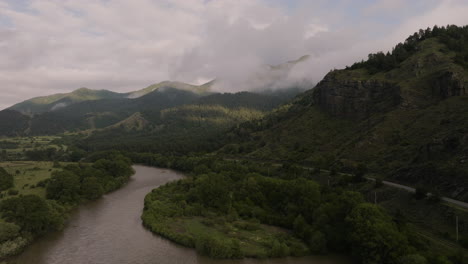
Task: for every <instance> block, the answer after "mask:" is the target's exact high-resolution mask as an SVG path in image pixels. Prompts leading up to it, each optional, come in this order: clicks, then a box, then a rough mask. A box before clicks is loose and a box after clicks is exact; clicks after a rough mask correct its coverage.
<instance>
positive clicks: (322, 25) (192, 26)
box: [0, 0, 468, 108]
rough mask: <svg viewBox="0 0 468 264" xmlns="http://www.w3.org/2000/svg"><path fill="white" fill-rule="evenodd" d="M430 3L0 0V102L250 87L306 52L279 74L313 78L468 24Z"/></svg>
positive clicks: (446, 4) (448, 8) (454, 6)
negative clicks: (104, 92) (428, 33)
mask: <svg viewBox="0 0 468 264" xmlns="http://www.w3.org/2000/svg"><path fill="white" fill-rule="evenodd" d="M397 2H398V3H397ZM430 2H431V5H429V4H427V5H426V6H424V8H421V6H423V5H424V3H428V1H426V0H418V1H411V3H408V1H396V2H395V1H387V0H381V1H377V2H376V4H374V5H365V4H363V3H364V1H337V2H335V3H334V5H333V7H331V5H330V4H329V1H313V2H312V1H301V0H297V8H294V9H288V8H286V7H285V6H281V5H275V4H271V2H270V1H267V0H211V1H206V0H158V1H155V0H132V1H127V0H109V1H104V0H80V1H75V0H47V1H46V0H31V1H29V2H28V3H29V4H28V5H27V6H23V8H21V9H18V8H17V5H15V6H13V5H11V3H12V2H11V1H8V0H0V48H1V50H2V52H0V91H1V94H2V96H0V108H3V107H6V106H8V105H11V104H13V103H16V102H18V101H21V100H24V99H27V98H30V97H33V96H39V95H46V94H50V93H56V92H68V91H71V90H73V89H76V88H79V87H83V86H85V87H89V88H93V89H111V90H114V91H129V90H135V89H139V88H142V87H145V86H146V85H149V84H151V83H155V82H159V81H163V80H166V79H172V80H178V81H186V82H191V83H200V82H203V81H206V80H209V79H211V78H218V79H221V80H222V82H220V83H219V87H218V88H219V89H223V90H229V91H238V90H245V89H255V88H258V87H261V86H262V85H264V84H265V83H268V82H267V81H265V79H266V78H267V77H265V70H264V69H265V68H264V66H265V65H274V64H279V63H282V62H285V61H288V60H293V59H297V58H298V57H300V56H302V55H305V54H310V55H311V58H310V59H309V60H308V61H307V62H306V63H303V64H300V65H299V66H297V67H295V68H294V69H292V71H291V73H290V74H289V75H288V76H287V77H286V78H285V79H286V80H288V81H291V82H295V81H302V80H308V81H314V82H316V81H319V80H320V79H321V78H322V77H323V75H324V74H326V73H327V72H328V71H329V70H330V69H332V68H340V67H344V66H345V65H349V64H351V63H352V62H354V61H356V60H360V59H362V58H365V57H366V56H367V54H368V53H369V52H375V51H378V50H381V49H389V48H391V47H392V46H393V45H394V44H396V43H397V42H399V41H403V40H404V38H406V36H407V35H409V34H411V33H412V32H414V31H416V30H418V29H419V28H425V27H427V26H433V25H434V24H439V25H445V24H449V23H455V24H459V25H462V24H467V23H468V16H466V14H467V13H468V10H467V8H468V3H466V1H461V0H460V1H456V0H453V1H450V0H445V1H444V0H440V1H437V0H431V1H430ZM402 3H403V4H404V5H402ZM412 5H414V6H412ZM351 7H354V9H353V10H352V11H350V10H351ZM402 8H404V9H405V10H406V13H405V15H401V14H400V12H399V9H402ZM408 10H409V11H408ZM388 11H391V12H388ZM378 12H384V13H386V20H391V21H392V23H390V24H389V25H387V24H388V23H387V22H386V21H384V20H379V18H378V17H376V16H375V15H372V14H373V13H378ZM401 13H403V12H401ZM2 21H3V22H2ZM4 21H8V23H5V22H4ZM2 23H3V24H2ZM383 25H384V26H385V27H384V30H385V33H384V34H382V30H383V29H382V26H383ZM259 76H262V77H259ZM252 80H254V81H252Z"/></svg>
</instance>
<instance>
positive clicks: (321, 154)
mask: <svg viewBox="0 0 468 264" xmlns="http://www.w3.org/2000/svg"><path fill="white" fill-rule="evenodd" d="M467 40H468V27H463V28H458V27H456V26H450V27H448V28H434V29H433V30H426V31H420V32H419V33H416V34H415V35H413V36H410V37H409V38H408V39H407V40H406V41H405V42H404V43H400V44H399V45H397V46H396V47H395V49H394V50H393V52H392V53H387V54H384V53H377V54H371V55H369V59H368V60H367V61H363V62H360V63H356V64H354V65H353V66H351V67H347V68H346V69H343V70H335V71H332V72H330V73H329V74H327V76H326V77H325V78H324V79H323V80H322V81H321V82H320V83H319V84H317V86H316V87H315V88H314V89H312V90H309V91H307V92H306V93H304V94H302V95H300V96H298V97H297V98H296V99H295V100H294V101H293V102H292V103H290V104H288V105H286V106H283V107H282V108H280V109H277V110H276V111H275V112H273V113H272V114H270V115H268V116H267V117H266V118H265V119H263V120H262V121H261V122H250V123H246V124H243V125H242V126H240V128H238V129H234V130H232V131H231V133H229V136H227V137H226V138H229V140H228V142H233V144H230V145H228V146H226V147H225V148H223V149H222V150H221V151H222V152H224V153H226V154H230V155H236V156H237V155H239V156H248V157H251V158H257V159H275V160H291V161H295V162H297V161H301V162H303V163H307V164H311V165H313V166H318V167H322V168H326V169H329V168H333V167H334V168H337V169H339V170H342V171H352V170H353V169H354V168H356V167H357V165H358V164H365V165H366V166H367V167H368V168H369V170H370V172H371V173H377V174H378V175H382V176H384V177H385V178H388V179H391V180H394V181H397V182H402V183H407V184H410V185H413V186H420V185H421V186H425V187H426V188H430V189H432V190H434V191H440V192H442V193H444V194H446V195H449V196H451V197H455V198H458V199H462V200H468V162H467V154H468V138H467V136H466V135H467V133H468V115H467V114H466V113H468V95H467V92H468V91H467V88H468V67H467V64H466V61H468V56H466V54H467V53H468V47H467V46H466V44H464V43H468V42H467ZM463 45H465V46H463Z"/></svg>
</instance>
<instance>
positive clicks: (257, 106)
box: [80, 92, 284, 154]
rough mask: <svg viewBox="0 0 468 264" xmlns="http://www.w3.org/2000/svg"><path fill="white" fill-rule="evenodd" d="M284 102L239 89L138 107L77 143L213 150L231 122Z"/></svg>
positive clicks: (256, 116) (177, 150)
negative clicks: (135, 112) (176, 102)
mask: <svg viewBox="0 0 468 264" xmlns="http://www.w3.org/2000/svg"><path fill="white" fill-rule="evenodd" d="M141 99H143V98H141ZM283 102H284V99H282V98H279V97H277V96H271V95H260V94H255V93H250V92H240V93H235V94H228V93H225V94H211V95H208V96H202V97H198V98H195V99H194V100H192V101H190V102H187V103H183V104H180V105H174V106H172V107H165V108H159V109H158V108H146V109H141V111H140V113H141V115H140V114H139V115H138V116H137V117H138V118H135V116H132V117H131V118H129V119H126V120H125V121H123V122H121V123H120V124H119V125H112V126H109V127H107V128H105V129H103V130H97V131H94V133H92V134H91V135H89V136H88V137H86V138H85V139H83V140H81V141H80V147H81V148H83V149H86V150H93V151H94V150H106V149H120V150H127V151H138V152H144V151H153V152H158V153H181V154H182V153H188V152H191V151H213V150H216V149H217V148H219V147H220V146H221V143H222V140H221V139H220V137H222V135H223V134H224V133H225V132H226V131H228V130H229V129H231V128H232V127H233V126H235V125H238V124H241V123H244V122H246V121H250V120H258V119H260V118H262V117H263V116H264V115H265V114H266V113H268V112H269V111H271V110H272V109H274V108H275V107H278V106H279V105H280V104H281V103H283ZM135 119H137V121H138V122H134V121H135ZM143 120H144V121H143ZM141 124H144V125H141ZM109 138H113V140H112V141H109V140H107V139H109Z"/></svg>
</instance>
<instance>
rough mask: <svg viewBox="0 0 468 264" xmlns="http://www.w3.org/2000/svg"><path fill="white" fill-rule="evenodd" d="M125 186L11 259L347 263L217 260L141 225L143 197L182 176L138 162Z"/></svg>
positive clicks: (337, 263) (301, 261) (78, 263)
mask: <svg viewBox="0 0 468 264" xmlns="http://www.w3.org/2000/svg"><path fill="white" fill-rule="evenodd" d="M134 169H135V171H136V173H135V175H133V176H132V178H131V180H130V182H129V183H128V184H127V185H125V186H124V187H123V188H121V189H119V190H117V191H115V192H113V193H111V194H108V195H105V196H104V197H103V198H102V199H99V200H98V201H95V202H91V203H86V204H85V205H82V206H80V207H79V208H78V209H76V210H75V211H74V212H73V213H72V215H71V217H70V220H69V222H68V223H67V225H66V227H65V229H64V230H63V231H60V232H56V233H52V234H48V235H47V236H45V237H43V238H41V239H39V240H37V241H36V242H35V243H33V244H32V245H31V246H29V247H28V248H27V249H26V251H25V252H24V253H23V254H21V255H20V256H18V257H17V258H16V259H14V260H13V262H14V263H18V264H32V263H34V264H101V263H102V264H104V263H106V264H107V263H109V264H120V263H122V264H124V263H134V264H166V263H167V264H172V263H174V264H192V263H193V264H279V263H286V264H306V263H307V264H344V263H349V262H347V261H346V260H345V259H342V258H340V257H329V256H327V257H302V258H283V259H269V260H253V259H246V260H213V259H210V258H206V257H203V256H200V255H198V254H197V253H196V252H195V250H193V249H189V248H184V247H181V246H178V245H177V244H175V243H172V242H170V241H168V240H166V239H163V238H161V237H159V236H157V235H154V234H152V233H151V232H150V231H148V230H146V229H145V228H144V227H143V226H142V224H141V219H140V216H141V213H142V210H143V200H144V197H145V195H146V194H147V193H149V192H150V191H151V190H152V189H154V188H156V187H158V186H160V185H163V184H165V183H167V182H170V181H174V180H178V179H181V178H183V177H184V176H183V175H182V174H180V173H177V172H174V171H171V170H166V169H159V168H152V167H145V166H138V165H136V166H134Z"/></svg>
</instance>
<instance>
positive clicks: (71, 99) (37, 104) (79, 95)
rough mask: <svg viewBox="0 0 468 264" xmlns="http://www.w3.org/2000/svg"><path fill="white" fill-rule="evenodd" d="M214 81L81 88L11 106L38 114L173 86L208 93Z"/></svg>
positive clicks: (135, 96)
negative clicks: (125, 90)
mask: <svg viewBox="0 0 468 264" xmlns="http://www.w3.org/2000/svg"><path fill="white" fill-rule="evenodd" d="M211 85H212V83H211V82H210V83H206V84H204V85H200V86H196V85H190V84H186V83H181V82H169V81H165V82H160V83H158V84H153V85H151V86H148V87H146V88H144V89H141V90H137V91H133V92H129V93H116V92H112V91H108V90H92V89H88V88H80V89H77V90H75V91H73V92H70V93H60V94H53V95H49V96H41V97H35V98H32V99H29V100H26V101H23V102H21V103H18V104H15V105H13V106H11V107H10V108H8V109H10V110H15V111H18V112H21V113H23V114H27V115H36V114H42V113H46V112H52V111H56V110H59V109H62V108H65V107H67V106H71V105H74V104H77V103H81V102H87V101H98V100H111V99H127V98H129V99H135V98H139V97H143V96H145V95H147V94H150V93H152V92H155V91H158V90H159V91H163V90H164V89H168V88H172V89H177V90H182V91H187V92H193V93H196V94H208V93H209V91H210V87H211Z"/></svg>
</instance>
